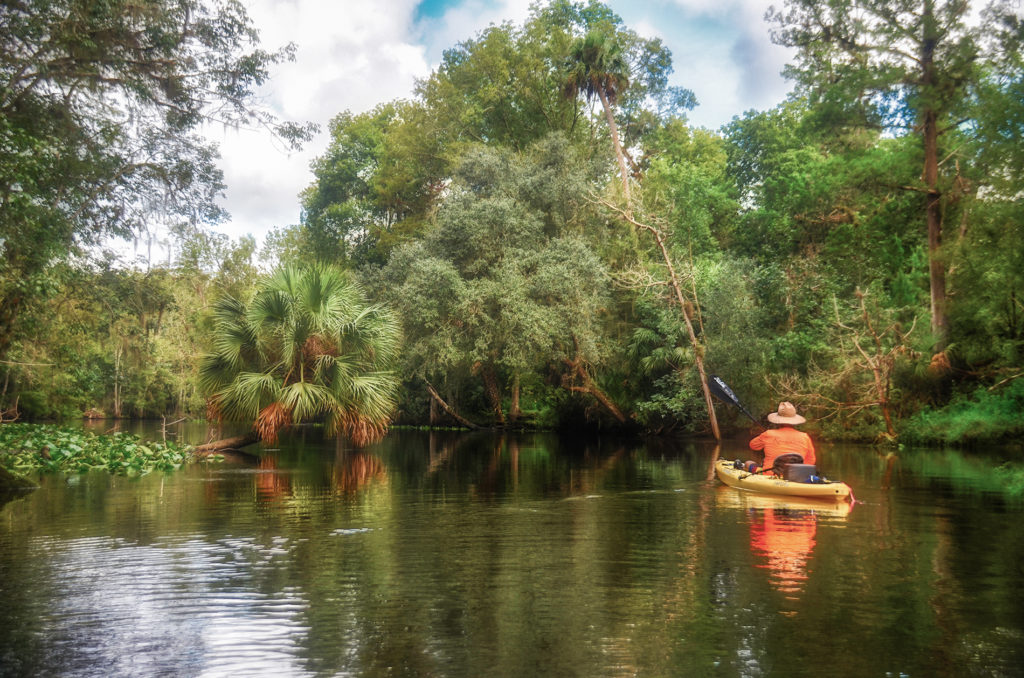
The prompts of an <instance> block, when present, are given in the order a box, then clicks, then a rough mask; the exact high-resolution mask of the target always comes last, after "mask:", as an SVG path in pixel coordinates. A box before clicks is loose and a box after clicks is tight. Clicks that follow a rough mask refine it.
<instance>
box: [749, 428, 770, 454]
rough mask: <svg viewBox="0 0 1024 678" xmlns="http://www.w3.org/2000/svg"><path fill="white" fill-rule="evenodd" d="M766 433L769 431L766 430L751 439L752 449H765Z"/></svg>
mask: <svg viewBox="0 0 1024 678" xmlns="http://www.w3.org/2000/svg"><path fill="white" fill-rule="evenodd" d="M766 433H768V431H765V432H764V433H762V434H761V435H759V436H757V437H756V438H754V439H753V440H751V441H750V449H752V450H763V449H764V443H765V434H766Z"/></svg>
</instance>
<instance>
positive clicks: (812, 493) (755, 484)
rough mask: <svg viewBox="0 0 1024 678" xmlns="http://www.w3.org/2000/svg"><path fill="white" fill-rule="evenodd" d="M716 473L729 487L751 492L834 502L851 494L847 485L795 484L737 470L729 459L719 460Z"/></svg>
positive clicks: (770, 476) (773, 477)
mask: <svg viewBox="0 0 1024 678" xmlns="http://www.w3.org/2000/svg"><path fill="white" fill-rule="evenodd" d="M715 473H716V474H718V479H719V480H721V481H722V482H723V483H725V484H726V485H728V486H729V487H735V488H737V489H740V490H748V491H750V492H764V493H766V494H777V495H783V496H786V497H805V498H811V497H814V498H818V499H832V500H839V499H849V497H850V492H851V491H850V486H849V485H847V484H846V483H840V482H831V481H827V482H823V483H795V482H792V481H789V480H783V479H782V478H776V477H775V476H773V475H771V474H770V473H761V474H753V473H750V472H749V471H745V470H743V469H739V468H735V467H734V466H733V462H732V461H730V460H728V459H719V460H718V461H717V462H715Z"/></svg>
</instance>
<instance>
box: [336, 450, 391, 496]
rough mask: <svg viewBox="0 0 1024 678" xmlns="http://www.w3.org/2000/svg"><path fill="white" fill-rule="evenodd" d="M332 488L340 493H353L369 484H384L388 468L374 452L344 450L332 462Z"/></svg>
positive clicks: (386, 479)
mask: <svg viewBox="0 0 1024 678" xmlns="http://www.w3.org/2000/svg"><path fill="white" fill-rule="evenodd" d="M333 480H334V490H335V492H338V493H340V494H353V493H355V492H358V491H359V490H362V489H365V488H367V487H369V486H370V485H384V484H386V483H387V481H388V469H387V467H386V466H385V465H384V462H383V461H382V460H381V458H380V457H378V456H377V455H375V454H369V453H367V452H362V451H359V452H353V451H346V452H342V453H340V454H339V455H338V456H337V457H336V459H335V462H334V475H333Z"/></svg>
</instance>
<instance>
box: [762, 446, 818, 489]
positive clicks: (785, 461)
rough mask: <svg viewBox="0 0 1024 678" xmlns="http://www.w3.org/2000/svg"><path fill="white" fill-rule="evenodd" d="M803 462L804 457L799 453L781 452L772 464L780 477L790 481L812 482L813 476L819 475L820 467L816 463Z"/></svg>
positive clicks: (773, 469)
mask: <svg viewBox="0 0 1024 678" xmlns="http://www.w3.org/2000/svg"><path fill="white" fill-rule="evenodd" d="M803 462H804V458H803V457H802V456H801V455H799V454H795V453H789V454H780V455H779V456H778V457H776V458H775V462H774V463H773V464H772V471H773V472H774V473H775V475H776V476H778V477H779V478H783V479H784V480H788V481H790V482H794V483H807V482H811V481H810V478H811V476H816V475H818V467H817V466H815V465H814V464H805V463H803Z"/></svg>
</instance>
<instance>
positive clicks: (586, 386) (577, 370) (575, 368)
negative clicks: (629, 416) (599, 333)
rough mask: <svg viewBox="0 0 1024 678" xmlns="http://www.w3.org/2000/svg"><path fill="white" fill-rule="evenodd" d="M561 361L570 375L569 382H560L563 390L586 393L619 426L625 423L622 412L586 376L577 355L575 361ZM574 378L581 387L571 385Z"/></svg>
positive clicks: (585, 371)
mask: <svg viewBox="0 0 1024 678" xmlns="http://www.w3.org/2000/svg"><path fill="white" fill-rule="evenodd" d="M575 340H576V339H575V337H574V338H573V341H574V342H575ZM562 361H563V362H564V363H565V364H566V365H568V366H569V368H570V375H571V380H570V379H563V381H562V385H563V386H565V388H567V389H569V390H570V391H575V392H577V393H586V394H587V395H591V396H594V398H596V399H597V402H599V403H601V404H602V405H603V406H604V408H605V409H606V410H608V411H609V412H610V413H611V415H612V416H613V417H615V419H616V420H617V421H618V422H619V423H620V424H625V423H626V416H625V415H624V414H622V411H621V410H620V409H619V408H618V407H616V405H615V403H614V402H612V399H611V398H609V397H608V394H607V393H605V392H604V391H603V390H601V387H600V386H598V385H597V384H596V383H595V382H594V380H593V379H591V378H590V375H589V374H587V370H586V369H585V368H584V367H583V360H582V359H581V358H580V356H579V354H577V355H576V359H575V360H569V359H568V358H563V359H562ZM576 377H579V379H580V381H581V382H583V385H582V386H576V385H575V384H573V383H572V382H573V381H575V379H576Z"/></svg>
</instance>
